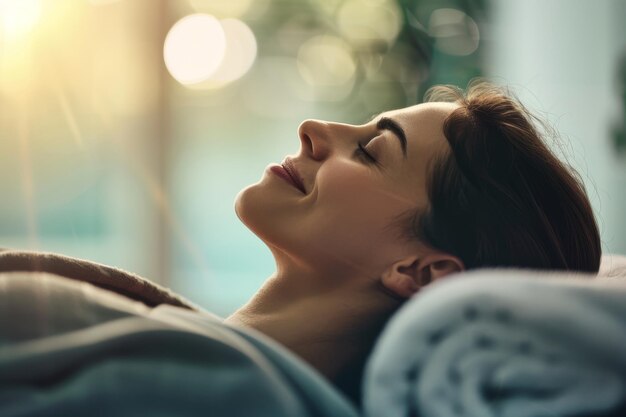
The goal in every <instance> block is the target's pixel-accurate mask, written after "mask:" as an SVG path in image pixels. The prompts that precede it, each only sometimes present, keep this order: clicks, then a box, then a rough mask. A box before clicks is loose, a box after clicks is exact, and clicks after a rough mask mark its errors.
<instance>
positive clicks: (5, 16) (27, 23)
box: [0, 0, 41, 42]
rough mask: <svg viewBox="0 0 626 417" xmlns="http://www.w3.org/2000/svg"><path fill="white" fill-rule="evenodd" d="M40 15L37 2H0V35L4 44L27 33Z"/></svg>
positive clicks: (33, 0)
mask: <svg viewBox="0 0 626 417" xmlns="http://www.w3.org/2000/svg"><path fill="white" fill-rule="evenodd" d="M40 14H41V3H40V1H39V0H0V31H1V32H0V33H1V35H2V37H3V38H4V40H5V42H6V41H7V40H9V41H10V40H13V39H15V38H19V37H21V36H24V35H25V34H27V33H29V32H30V31H31V30H32V29H33V28H34V27H35V25H36V24H37V21H38V20H39V17H40Z"/></svg>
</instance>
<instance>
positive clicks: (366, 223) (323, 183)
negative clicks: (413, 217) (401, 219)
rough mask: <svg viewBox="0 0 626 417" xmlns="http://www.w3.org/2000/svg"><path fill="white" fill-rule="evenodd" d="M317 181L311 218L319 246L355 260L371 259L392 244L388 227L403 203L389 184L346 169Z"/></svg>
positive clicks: (363, 173)
mask: <svg viewBox="0 0 626 417" xmlns="http://www.w3.org/2000/svg"><path fill="white" fill-rule="evenodd" d="M319 181H320V184H319V186H320V187H319V194H318V198H317V201H316V202H315V203H316V204H315V205H314V207H312V209H313V213H312V219H311V220H312V224H311V228H312V229H313V230H312V235H313V236H315V238H314V239H315V240H316V241H317V243H318V244H320V245H327V246H328V247H329V248H332V249H333V250H334V251H335V252H341V253H343V254H345V255H347V256H350V257H352V258H353V259H356V258H357V257H359V258H361V257H364V258H367V257H371V256H373V254H375V253H379V252H380V248H381V246H384V245H387V244H388V243H390V242H392V241H393V239H394V238H395V235H394V233H393V232H394V231H392V230H391V228H390V227H389V225H390V223H391V222H392V221H393V219H394V217H395V216H397V215H399V214H400V213H401V212H402V211H403V209H404V204H401V202H400V201H399V199H398V198H397V197H396V196H395V195H393V194H392V193H391V192H390V191H389V190H388V188H389V186H388V185H387V186H386V185H385V184H384V183H382V181H381V180H380V179H378V178H376V177H375V175H373V174H372V173H371V172H369V173H368V172H363V171H360V170H357V169H352V170H350V169H345V168H343V169H336V170H334V171H333V173H332V175H331V174H330V173H329V175H328V176H327V177H322V176H320V178H319Z"/></svg>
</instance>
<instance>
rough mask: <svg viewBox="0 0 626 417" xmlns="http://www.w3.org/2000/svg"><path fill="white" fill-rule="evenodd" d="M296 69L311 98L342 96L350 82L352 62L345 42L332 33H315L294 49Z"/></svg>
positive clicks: (350, 84)
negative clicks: (307, 86)
mask: <svg viewBox="0 0 626 417" xmlns="http://www.w3.org/2000/svg"><path fill="white" fill-rule="evenodd" d="M298 71H299V72H300V75H301V76H302V78H303V79H304V80H305V81H306V82H307V83H308V84H309V85H311V86H312V87H313V88H314V90H315V93H316V94H315V97H314V98H315V99H320V100H326V101H338V100H342V99H344V98H345V97H347V96H348V94H350V92H351V91H352V88H353V86H354V78H355V72H356V64H355V62H354V59H353V58H352V56H351V55H350V48H349V46H348V45H347V44H346V43H345V42H344V41H342V40H341V39H340V38H338V37H336V36H315V37H313V38H311V39H309V40H308V41H306V42H305V43H303V44H302V46H301V47H300V50H299V51H298Z"/></svg>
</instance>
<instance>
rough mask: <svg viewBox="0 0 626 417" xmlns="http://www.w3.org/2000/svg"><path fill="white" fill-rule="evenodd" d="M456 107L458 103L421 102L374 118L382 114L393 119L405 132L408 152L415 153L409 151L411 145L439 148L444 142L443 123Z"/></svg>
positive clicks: (414, 146)
mask: <svg viewBox="0 0 626 417" xmlns="http://www.w3.org/2000/svg"><path fill="white" fill-rule="evenodd" d="M458 107H459V104H458V103H422V104H417V105H414V106H410V107H405V108H402V109H397V110H391V111H387V112H383V113H382V114H381V115H380V116H378V117H377V118H376V119H378V118H380V117H383V116H384V117H389V118H392V119H393V120H395V121H396V122H397V123H398V124H399V125H400V126H401V127H402V129H403V130H404V132H405V134H406V138H407V142H408V149H409V153H415V152H410V151H411V148H412V147H413V148H417V149H415V150H419V151H424V150H425V148H432V147H435V148H439V147H440V146H442V145H444V144H445V143H446V140H445V137H444V135H443V123H444V121H445V120H446V118H447V117H448V116H449V115H450V113H452V112H453V111H454V110H455V109H457V108H458ZM435 148H433V149H432V151H434V150H435ZM420 153H422V152H420Z"/></svg>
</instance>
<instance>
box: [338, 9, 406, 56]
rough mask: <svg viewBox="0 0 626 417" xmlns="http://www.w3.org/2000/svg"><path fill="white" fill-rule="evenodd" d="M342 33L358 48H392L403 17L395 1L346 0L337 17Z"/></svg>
mask: <svg viewBox="0 0 626 417" xmlns="http://www.w3.org/2000/svg"><path fill="white" fill-rule="evenodd" d="M337 24H338V26H339V29H340V30H341V33H342V34H343V35H344V36H345V37H346V39H348V40H349V41H350V42H351V43H353V44H354V45H358V46H362V47H365V46H374V47H382V46H389V45H391V44H393V43H394V41H395V40H396V37H397V36H398V33H399V32H400V29H401V25H402V15H401V12H400V10H399V8H398V5H397V3H396V2H395V1H391V0H368V1H364V0H347V1H346V2H345V3H344V4H343V5H342V6H341V8H340V9H339V12H338V13H337Z"/></svg>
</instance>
